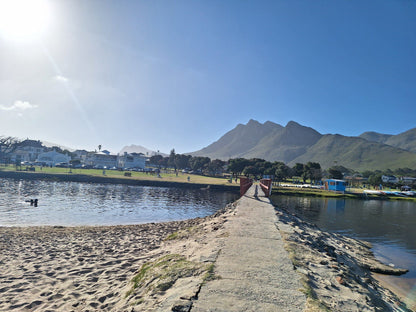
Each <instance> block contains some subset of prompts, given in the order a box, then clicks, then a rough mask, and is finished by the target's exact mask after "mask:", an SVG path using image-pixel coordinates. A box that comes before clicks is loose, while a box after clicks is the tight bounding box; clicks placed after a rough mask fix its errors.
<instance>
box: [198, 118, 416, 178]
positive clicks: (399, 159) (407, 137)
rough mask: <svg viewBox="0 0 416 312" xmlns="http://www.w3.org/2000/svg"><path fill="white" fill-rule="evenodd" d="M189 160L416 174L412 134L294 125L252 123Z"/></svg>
mask: <svg viewBox="0 0 416 312" xmlns="http://www.w3.org/2000/svg"><path fill="white" fill-rule="evenodd" d="M379 141H380V142H379ZM381 142H385V143H381ZM191 155H193V156H208V157H210V158H211V159H215V158H219V159H224V160H227V159H229V158H240V157H241V158H248V159H250V158H262V159H265V160H268V161H283V162H285V163H287V164H289V165H294V164H295V163H297V162H299V163H307V162H309V161H313V162H319V163H320V164H321V166H322V167H323V168H329V167H331V166H333V165H335V164H337V165H342V166H344V167H347V168H351V169H355V170H366V169H368V170H376V169H381V170H383V169H396V168H406V167H408V168H411V169H414V168H416V128H415V129H412V130H409V131H406V132H404V133H402V134H399V135H388V134H380V133H376V132H365V133H363V134H362V135H361V136H360V137H346V136H343V135H339V134H336V135H332V134H326V135H322V134H320V133H319V132H317V131H316V130H314V129H312V128H310V127H305V126H302V125H300V124H298V123H296V122H294V121H291V122H289V123H288V124H287V125H286V126H285V127H282V126H281V125H278V124H275V123H273V122H270V121H268V122H266V123H264V124H261V123H259V122H257V121H255V120H250V121H249V122H248V123H247V124H246V125H242V124H239V125H237V127H235V128H234V129H232V130H231V131H229V132H227V133H226V134H225V135H223V136H222V137H221V138H220V139H219V140H218V141H216V142H214V143H212V144H210V145H209V146H207V147H205V148H203V149H201V150H199V151H196V152H194V153H191Z"/></svg>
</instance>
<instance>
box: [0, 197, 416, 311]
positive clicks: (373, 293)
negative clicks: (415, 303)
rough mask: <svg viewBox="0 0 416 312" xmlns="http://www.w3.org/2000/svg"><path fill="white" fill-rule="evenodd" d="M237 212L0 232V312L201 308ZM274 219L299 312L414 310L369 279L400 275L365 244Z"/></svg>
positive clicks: (282, 217) (283, 216)
mask: <svg viewBox="0 0 416 312" xmlns="http://www.w3.org/2000/svg"><path fill="white" fill-rule="evenodd" d="M236 211H238V201H237V202H235V203H233V204H230V205H228V206H227V207H226V208H224V209H223V210H221V211H219V212H217V213H216V214H214V215H213V216H209V217H205V218H198V219H192V220H186V221H179V222H167V223H151V224H142V225H131V226H105V227H2V228H0V248H1V250H2V253H1V256H0V265H1V271H0V311H188V312H189V311H198V309H193V308H192V305H193V303H195V300H198V294H199V292H200V291H201V287H204V286H203V285H205V284H206V283H207V282H209V281H211V280H215V279H218V278H221V276H218V275H217V273H216V271H215V261H216V259H217V256H218V254H219V253H221V249H222V248H223V247H224V242H225V241H226V240H227V239H228V237H229V235H230V233H229V232H228V231H229V230H227V227H226V226H225V224H226V223H227V222H229V221H230V220H231V218H235V216H236ZM277 216H278V220H279V221H278V222H277V224H276V228H277V229H278V231H279V232H280V233H281V236H282V238H283V239H284V241H285V245H286V247H285V248H286V249H287V251H288V253H289V254H290V258H291V261H292V262H293V270H295V272H296V273H297V274H299V276H300V278H301V279H302V280H303V281H304V284H303V285H304V289H300V291H302V292H304V293H305V294H307V298H308V299H307V303H306V309H305V311H308V312H309V311H328V310H329V311H357V312H358V311H411V310H410V309H408V308H406V307H405V306H404V305H403V303H402V302H400V300H399V298H398V297H397V296H396V295H394V294H393V293H392V292H391V291H389V290H388V289H387V288H385V287H383V286H382V285H381V284H380V283H379V282H377V280H375V279H374V278H373V277H372V272H384V273H389V274H400V273H402V272H405V270H404V271H400V269H398V268H391V267H389V266H386V265H382V264H380V263H378V262H377V261H376V260H375V258H374V256H373V255H372V253H371V251H370V246H369V245H368V244H366V243H363V242H360V241H357V240H353V239H349V238H346V237H343V236H341V235H335V234H330V233H326V232H322V231H320V230H319V229H318V228H316V227H314V226H313V225H310V224H308V223H305V222H303V221H302V220H300V219H298V218H296V217H295V216H292V215H289V214H287V213H285V212H284V211H277ZM265 256H267V255H265ZM276 274H279V272H276ZM194 306H197V304H196V305H195V304H194ZM325 309H326V310H325ZM218 311H219V310H218Z"/></svg>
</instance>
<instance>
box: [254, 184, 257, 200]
mask: <svg viewBox="0 0 416 312" xmlns="http://www.w3.org/2000/svg"><path fill="white" fill-rule="evenodd" d="M257 188H258V185H256V190H255V191H254V197H256V198H257V197H258V190H257Z"/></svg>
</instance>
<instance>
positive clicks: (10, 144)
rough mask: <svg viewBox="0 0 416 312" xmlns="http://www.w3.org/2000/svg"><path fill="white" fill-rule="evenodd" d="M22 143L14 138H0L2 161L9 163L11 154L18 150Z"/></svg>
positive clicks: (0, 159)
mask: <svg viewBox="0 0 416 312" xmlns="http://www.w3.org/2000/svg"><path fill="white" fill-rule="evenodd" d="M19 143H20V141H19V140H17V139H16V138H14V137H11V136H7V137H3V136H1V137H0V161H2V162H4V163H7V162H9V161H10V158H11V154H12V153H13V152H14V151H15V150H16V148H17V147H18V145H19Z"/></svg>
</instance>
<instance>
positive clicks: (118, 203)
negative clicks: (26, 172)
mask: <svg viewBox="0 0 416 312" xmlns="http://www.w3.org/2000/svg"><path fill="white" fill-rule="evenodd" d="M31 198H38V199H39V205H38V207H33V206H30V205H29V204H28V203H27V202H25V201H26V200H29V199H31ZM236 198H237V195H236V194H232V193H227V192H215V191H212V190H186V189H179V188H159V187H143V186H129V185H110V184H89V183H74V182H46V181H17V180H8V179H0V226H15V225H116V224H135V223H145V222H161V221H170V220H183V219H188V218H195V217H203V216H206V215H209V214H212V213H214V212H215V211H217V210H218V209H220V208H222V207H224V206H225V205H226V204H227V203H229V202H232V201H234V200H235V199H236Z"/></svg>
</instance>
